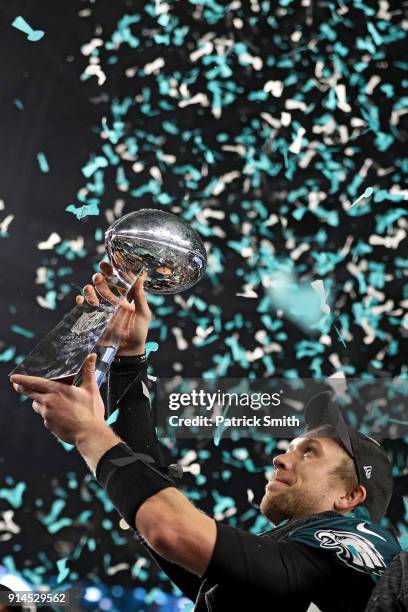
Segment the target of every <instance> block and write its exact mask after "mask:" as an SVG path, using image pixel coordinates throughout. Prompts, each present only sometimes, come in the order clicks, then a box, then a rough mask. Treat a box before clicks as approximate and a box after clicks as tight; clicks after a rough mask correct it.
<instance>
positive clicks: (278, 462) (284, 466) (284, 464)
mask: <svg viewBox="0 0 408 612" xmlns="http://www.w3.org/2000/svg"><path fill="white" fill-rule="evenodd" d="M273 467H274V468H275V470H288V469H290V468H291V467H293V457H292V453H282V455H277V456H276V457H274V459H273Z"/></svg>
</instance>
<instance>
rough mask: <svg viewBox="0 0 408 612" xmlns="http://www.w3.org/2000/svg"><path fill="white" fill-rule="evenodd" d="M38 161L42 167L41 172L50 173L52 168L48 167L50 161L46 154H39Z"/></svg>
mask: <svg viewBox="0 0 408 612" xmlns="http://www.w3.org/2000/svg"><path fill="white" fill-rule="evenodd" d="M37 161H38V165H39V166H40V170H41V172H44V173H47V172H49V171H50V167H49V165H48V161H47V158H46V156H45V153H42V152H41V151H40V152H39V153H37Z"/></svg>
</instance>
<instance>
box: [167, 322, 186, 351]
mask: <svg viewBox="0 0 408 612" xmlns="http://www.w3.org/2000/svg"><path fill="white" fill-rule="evenodd" d="M171 332H172V334H173V336H174V337H175V339H176V344H177V348H178V350H179V351H185V350H186V349H188V342H187V341H186V340H185V338H184V337H183V332H182V331H181V329H180V328H179V327H172V328H171Z"/></svg>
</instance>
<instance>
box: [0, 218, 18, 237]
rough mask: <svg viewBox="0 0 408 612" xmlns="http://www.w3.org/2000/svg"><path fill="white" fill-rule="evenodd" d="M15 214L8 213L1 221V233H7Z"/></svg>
mask: <svg viewBox="0 0 408 612" xmlns="http://www.w3.org/2000/svg"><path fill="white" fill-rule="evenodd" d="M14 216H15V215H7V217H6V218H5V219H3V221H2V222H1V223H0V234H5V233H6V232H7V230H8V228H9V226H10V223H11V222H12V221H13V219H14Z"/></svg>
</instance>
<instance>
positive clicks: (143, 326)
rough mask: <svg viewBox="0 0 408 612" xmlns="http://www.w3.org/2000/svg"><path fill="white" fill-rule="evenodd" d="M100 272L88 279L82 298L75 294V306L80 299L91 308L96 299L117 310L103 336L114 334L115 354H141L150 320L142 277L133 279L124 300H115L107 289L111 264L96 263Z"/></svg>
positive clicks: (142, 275)
mask: <svg viewBox="0 0 408 612" xmlns="http://www.w3.org/2000/svg"><path fill="white" fill-rule="evenodd" d="M99 267H100V270H101V273H99V272H97V273H96V274H94V275H93V277H92V282H93V285H90V284H89V285H85V286H84V296H82V295H78V296H77V297H76V303H77V304H82V303H83V302H84V300H85V299H86V301H87V302H88V303H89V304H91V305H92V306H97V305H98V304H99V296H101V297H102V298H103V299H104V300H106V301H108V302H109V303H110V304H112V305H113V306H115V307H117V311H116V313H115V315H114V316H113V318H112V320H111V321H110V323H109V326H108V329H107V331H106V332H105V336H106V337H109V335H110V334H112V335H115V336H116V338H117V339H118V341H119V349H118V355H122V356H123V355H141V354H142V353H144V350H145V342H146V338H147V332H148V326H149V321H150V320H151V312H150V308H149V306H148V304H147V300H146V296H145V293H144V289H143V284H144V281H145V279H146V274H145V273H144V274H141V275H140V277H139V278H136V276H135V283H134V285H133V287H132V288H131V289H130V291H129V293H128V295H127V297H126V298H123V297H122V298H121V297H118V295H115V293H114V292H113V291H112V290H111V286H112V283H110V279H111V277H112V273H113V269H112V266H111V264H109V263H107V262H104V261H103V262H101V263H100V264H99ZM103 342H104V339H102V343H103Z"/></svg>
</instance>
